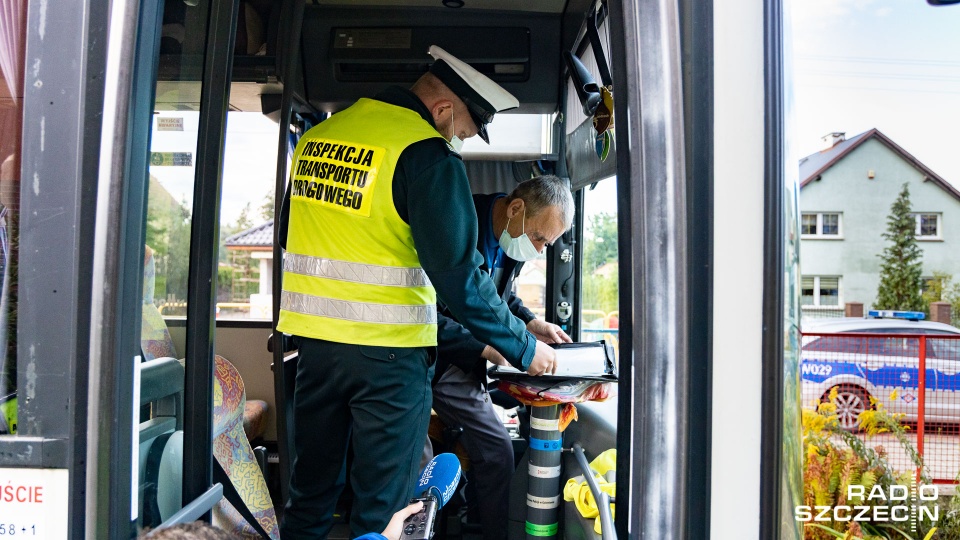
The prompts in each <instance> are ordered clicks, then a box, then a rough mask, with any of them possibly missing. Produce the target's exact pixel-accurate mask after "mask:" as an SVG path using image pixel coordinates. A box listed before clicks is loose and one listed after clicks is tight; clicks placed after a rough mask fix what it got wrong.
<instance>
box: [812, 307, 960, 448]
mask: <svg viewBox="0 0 960 540" xmlns="http://www.w3.org/2000/svg"><path fill="white" fill-rule="evenodd" d="M923 318H924V314H923V313H921V312H910V311H870V312H869V314H868V318H842V319H820V320H814V321H809V322H804V324H803V333H804V336H803V341H802V349H801V354H800V380H801V393H802V396H803V405H804V406H806V407H810V406H813V405H814V404H815V403H817V402H820V401H823V400H826V399H827V397H828V396H829V395H830V391H831V390H832V389H834V388H836V389H837V415H838V417H839V421H840V424H841V426H842V427H843V428H844V429H847V430H850V431H854V430H856V429H857V416H858V415H859V414H860V413H861V412H863V411H864V410H866V409H868V408H870V407H871V404H870V398H871V397H873V398H874V399H876V400H877V401H878V402H880V403H882V404H883V406H884V408H886V409H887V410H888V411H890V412H893V413H902V414H903V415H904V420H906V421H916V420H917V418H918V414H919V403H920V399H919V398H920V396H919V390H920V381H919V374H920V363H919V362H920V350H919V340H918V339H916V338H915V337H913V336H916V335H926V336H928V339H927V340H926V348H925V352H926V356H925V362H926V364H925V373H926V380H925V383H924V384H925V392H924V401H925V406H924V410H925V414H924V420H925V421H926V422H950V423H957V422H960V339H953V338H950V337H949V336H960V329H957V328H955V327H953V326H950V325H948V324H943V323H938V322H932V321H925V320H923ZM844 334H855V335H844Z"/></svg>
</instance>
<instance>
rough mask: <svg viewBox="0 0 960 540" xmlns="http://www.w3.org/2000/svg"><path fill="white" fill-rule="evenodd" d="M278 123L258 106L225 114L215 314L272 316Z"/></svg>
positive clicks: (250, 317)
mask: <svg viewBox="0 0 960 540" xmlns="http://www.w3.org/2000/svg"><path fill="white" fill-rule="evenodd" d="M276 163H277V123H276V122H274V121H273V120H270V119H269V118H268V117H266V116H264V115H263V114H262V113H260V112H259V111H254V112H244V111H231V112H230V113H229V114H228V115H227V145H226V153H225V154H224V158H223V192H222V193H223V194H222V196H221V200H220V238H221V239H223V240H222V241H221V243H220V268H219V271H218V272H217V318H219V319H259V320H269V319H270V318H271V317H272V300H271V299H272V298H273V295H272V294H271V289H272V287H273V279H272V277H273V210H274V201H273V198H274V194H273V193H274V184H275V182H276V174H277V170H276V169H277V165H276Z"/></svg>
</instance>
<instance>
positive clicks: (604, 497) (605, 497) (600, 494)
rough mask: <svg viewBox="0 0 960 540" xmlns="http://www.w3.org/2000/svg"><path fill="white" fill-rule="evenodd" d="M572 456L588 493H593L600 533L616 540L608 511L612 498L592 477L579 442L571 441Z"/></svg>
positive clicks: (609, 539) (605, 539)
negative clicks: (581, 472) (588, 489)
mask: <svg viewBox="0 0 960 540" xmlns="http://www.w3.org/2000/svg"><path fill="white" fill-rule="evenodd" d="M573 457H575V458H576V459H577V463H578V464H579V465H580V469H581V470H582V471H583V478H584V479H585V480H586V481H587V486H588V487H589V488H590V493H592V494H593V500H594V501H596V502H597V511H599V512H600V535H601V537H602V538H603V540H617V531H616V530H615V529H614V528H613V515H612V513H611V512H610V504H611V503H613V502H614V498H613V497H610V495H609V494H607V493H606V492H605V491H600V486H598V485H597V480H596V479H595V478H594V477H593V472H594V471H593V469H591V468H590V464H589V463H587V456H586V455H585V454H584V453H583V447H582V446H580V443H573Z"/></svg>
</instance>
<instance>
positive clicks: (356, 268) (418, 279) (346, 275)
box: [283, 253, 430, 287]
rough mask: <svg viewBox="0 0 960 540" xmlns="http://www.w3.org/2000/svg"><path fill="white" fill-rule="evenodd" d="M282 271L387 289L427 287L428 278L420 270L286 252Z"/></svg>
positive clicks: (421, 269)
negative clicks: (381, 286) (386, 287)
mask: <svg viewBox="0 0 960 540" xmlns="http://www.w3.org/2000/svg"><path fill="white" fill-rule="evenodd" d="M283 269H284V270H286V271H287V272H293V273H294V274H303V275H306V276H316V277H322V278H328V279H336V280H340V281H352V282H354V283H367V284H370V285H386V286H388V287H427V286H429V285H430V279H429V278H427V273H426V272H424V271H423V268H420V267H416V268H403V267H399V266H379V265H376V264H364V263H355V262H347V261H336V260H333V259H324V258H323V257H311V256H309V255H301V254H299V253H287V255H286V257H284V260H283Z"/></svg>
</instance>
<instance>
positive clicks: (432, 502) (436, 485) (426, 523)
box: [400, 453, 460, 540]
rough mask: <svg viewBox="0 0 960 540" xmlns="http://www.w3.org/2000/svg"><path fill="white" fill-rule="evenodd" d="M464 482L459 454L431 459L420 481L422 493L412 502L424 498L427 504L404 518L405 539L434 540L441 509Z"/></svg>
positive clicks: (402, 535)
mask: <svg viewBox="0 0 960 540" xmlns="http://www.w3.org/2000/svg"><path fill="white" fill-rule="evenodd" d="M459 483H460V460H459V459H457V456H455V455H453V454H450V453H446V454H440V455H438V456H436V457H434V458H433V459H431V460H430V462H429V463H427V465H426V467H424V468H423V470H422V471H421V472H420V480H419V481H418V482H417V490H418V491H419V492H420V496H419V497H415V498H413V499H410V503H411V504H412V503H415V502H417V501H421V502H423V508H421V509H420V511H419V512H417V513H416V514H413V515H412V516H410V517H408V518H407V519H405V520H404V521H403V531H402V532H401V533H400V538H401V540H430V539H431V538H433V529H434V525H435V524H436V521H437V512H439V511H440V508H442V507H443V505H445V504H447V502H448V501H450V497H452V496H453V493H454V491H456V489H457V484H459Z"/></svg>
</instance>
